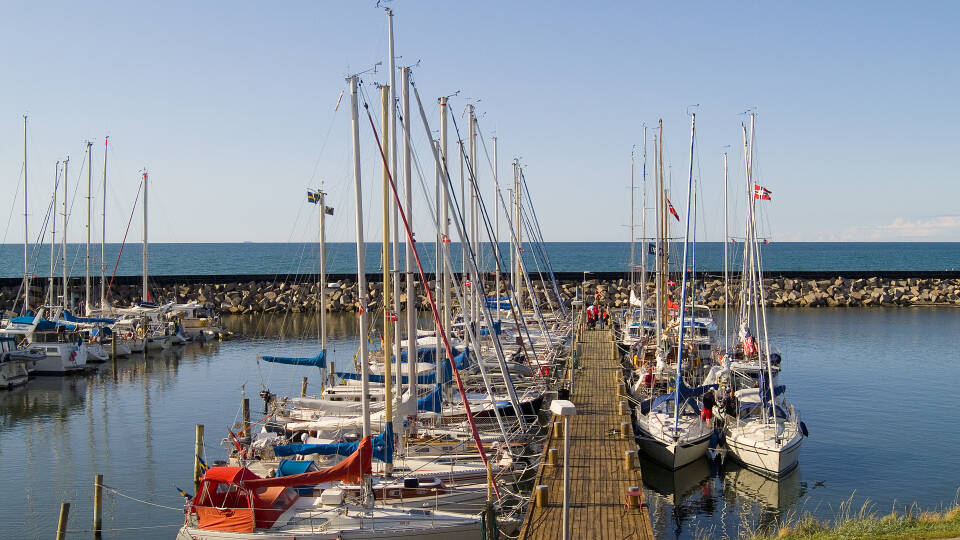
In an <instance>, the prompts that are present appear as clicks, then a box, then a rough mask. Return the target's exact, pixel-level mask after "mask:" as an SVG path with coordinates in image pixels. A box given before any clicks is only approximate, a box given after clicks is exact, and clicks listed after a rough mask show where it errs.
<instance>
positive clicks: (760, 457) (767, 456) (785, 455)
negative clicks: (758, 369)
mask: <svg viewBox="0 0 960 540" xmlns="http://www.w3.org/2000/svg"><path fill="white" fill-rule="evenodd" d="M737 399H738V400H739V401H740V411H739V414H738V416H737V417H736V418H734V417H732V416H731V417H728V418H727V421H726V426H725V428H724V432H725V433H724V435H725V437H726V445H727V449H728V450H729V452H730V455H732V456H733V457H734V459H736V460H737V461H738V462H740V463H742V464H743V465H744V466H745V467H747V468H749V469H751V470H754V471H756V472H759V473H761V474H767V475H773V476H783V475H785V474H787V473H789V472H790V471H792V470H793V469H795V468H796V467H797V463H798V461H799V457H800V446H801V445H802V443H803V432H802V428H801V424H802V422H800V421H799V418H798V417H797V414H796V411H795V410H794V409H793V407H792V406H790V407H786V408H785V407H784V406H782V405H781V404H774V405H773V407H771V405H770V401H769V400H768V399H767V400H764V401H765V406H761V402H760V392H759V390H758V389H755V388H748V389H745V390H739V391H738V392H737ZM764 408H765V409H766V410H764Z"/></svg>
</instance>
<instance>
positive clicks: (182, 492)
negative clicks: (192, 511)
mask: <svg viewBox="0 0 960 540" xmlns="http://www.w3.org/2000/svg"><path fill="white" fill-rule="evenodd" d="M173 487H174V488H176V490H177V491H179V492H180V496H181V497H183V498H184V499H190V500H193V495H191V494H189V493H187V492H186V491H184V490H182V489H180V488H178V487H177V486H173Z"/></svg>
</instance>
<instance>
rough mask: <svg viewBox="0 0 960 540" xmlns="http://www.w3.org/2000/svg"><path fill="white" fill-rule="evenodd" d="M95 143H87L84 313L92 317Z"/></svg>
mask: <svg viewBox="0 0 960 540" xmlns="http://www.w3.org/2000/svg"><path fill="white" fill-rule="evenodd" d="M92 208H93V143H92V142H90V141H87V263H86V266H85V268H84V271H83V278H84V279H83V313H84V315H87V316H88V317H89V316H90V221H91V219H92V218H93V214H92V213H91V212H92Z"/></svg>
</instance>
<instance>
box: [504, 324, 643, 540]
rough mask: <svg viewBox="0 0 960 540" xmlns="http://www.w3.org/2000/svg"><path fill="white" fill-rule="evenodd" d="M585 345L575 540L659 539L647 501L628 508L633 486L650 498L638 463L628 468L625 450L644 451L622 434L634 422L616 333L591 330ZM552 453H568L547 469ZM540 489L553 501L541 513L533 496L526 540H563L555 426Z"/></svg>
mask: <svg viewBox="0 0 960 540" xmlns="http://www.w3.org/2000/svg"><path fill="white" fill-rule="evenodd" d="M580 340H581V341H580V343H579V345H580V364H581V368H580V369H578V370H576V371H575V373H574V380H573V390H572V392H571V395H570V400H571V401H573V403H574V404H575V405H576V406H577V416H575V417H574V418H572V419H571V424H570V426H571V427H570V454H571V455H570V464H571V472H570V538H596V539H614V538H616V539H623V538H653V530H652V529H651V525H650V514H649V512H648V509H647V506H646V501H645V500H643V496H642V495H641V502H642V504H641V505H640V506H638V507H636V508H628V507H627V506H626V504H625V503H626V500H627V491H628V488H629V487H631V486H641V489H640V492H641V493H642V491H643V490H642V485H643V483H642V482H641V478H640V468H639V464H638V463H637V462H636V459H635V458H634V464H633V468H632V470H630V471H628V470H626V465H625V459H624V453H625V452H627V451H629V450H637V445H636V442H635V440H634V438H633V435H632V433H631V434H630V435H629V436H628V438H626V439H624V438H622V437H621V435H620V425H621V423H622V422H625V421H630V418H629V417H628V416H625V415H621V414H620V411H619V402H620V399H621V398H620V397H619V392H618V374H619V373H620V365H619V361H618V358H617V356H618V355H617V353H616V347H615V345H614V342H613V333H612V332H611V331H610V330H586V331H584V332H583V333H582V334H581V337H580ZM553 420H559V418H553ZM631 426H632V423H631ZM551 448H556V449H558V453H559V454H560V460H559V465H558V466H552V465H548V464H547V459H546V456H547V453H548V450H549V449H551ZM537 485H546V486H549V504H548V505H547V506H546V507H545V508H539V507H538V506H537V504H536V501H535V497H534V498H532V499H531V502H530V505H529V508H528V510H527V513H526V517H525V519H524V522H523V525H522V526H521V529H520V539H521V540H525V539H526V540H533V539H553V538H562V536H563V532H562V531H563V524H562V520H563V436H562V433H556V432H555V430H554V429H553V423H552V422H551V427H550V436H549V438H548V439H547V442H546V443H545V444H544V451H543V460H542V461H541V464H540V470H539V471H538V472H537V478H536V480H535V482H534V487H535V488H536V486H537Z"/></svg>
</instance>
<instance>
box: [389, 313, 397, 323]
mask: <svg viewBox="0 0 960 540" xmlns="http://www.w3.org/2000/svg"><path fill="white" fill-rule="evenodd" d="M387 320H388V321H396V320H397V314H396V313H394V312H392V311H388V312H387Z"/></svg>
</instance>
